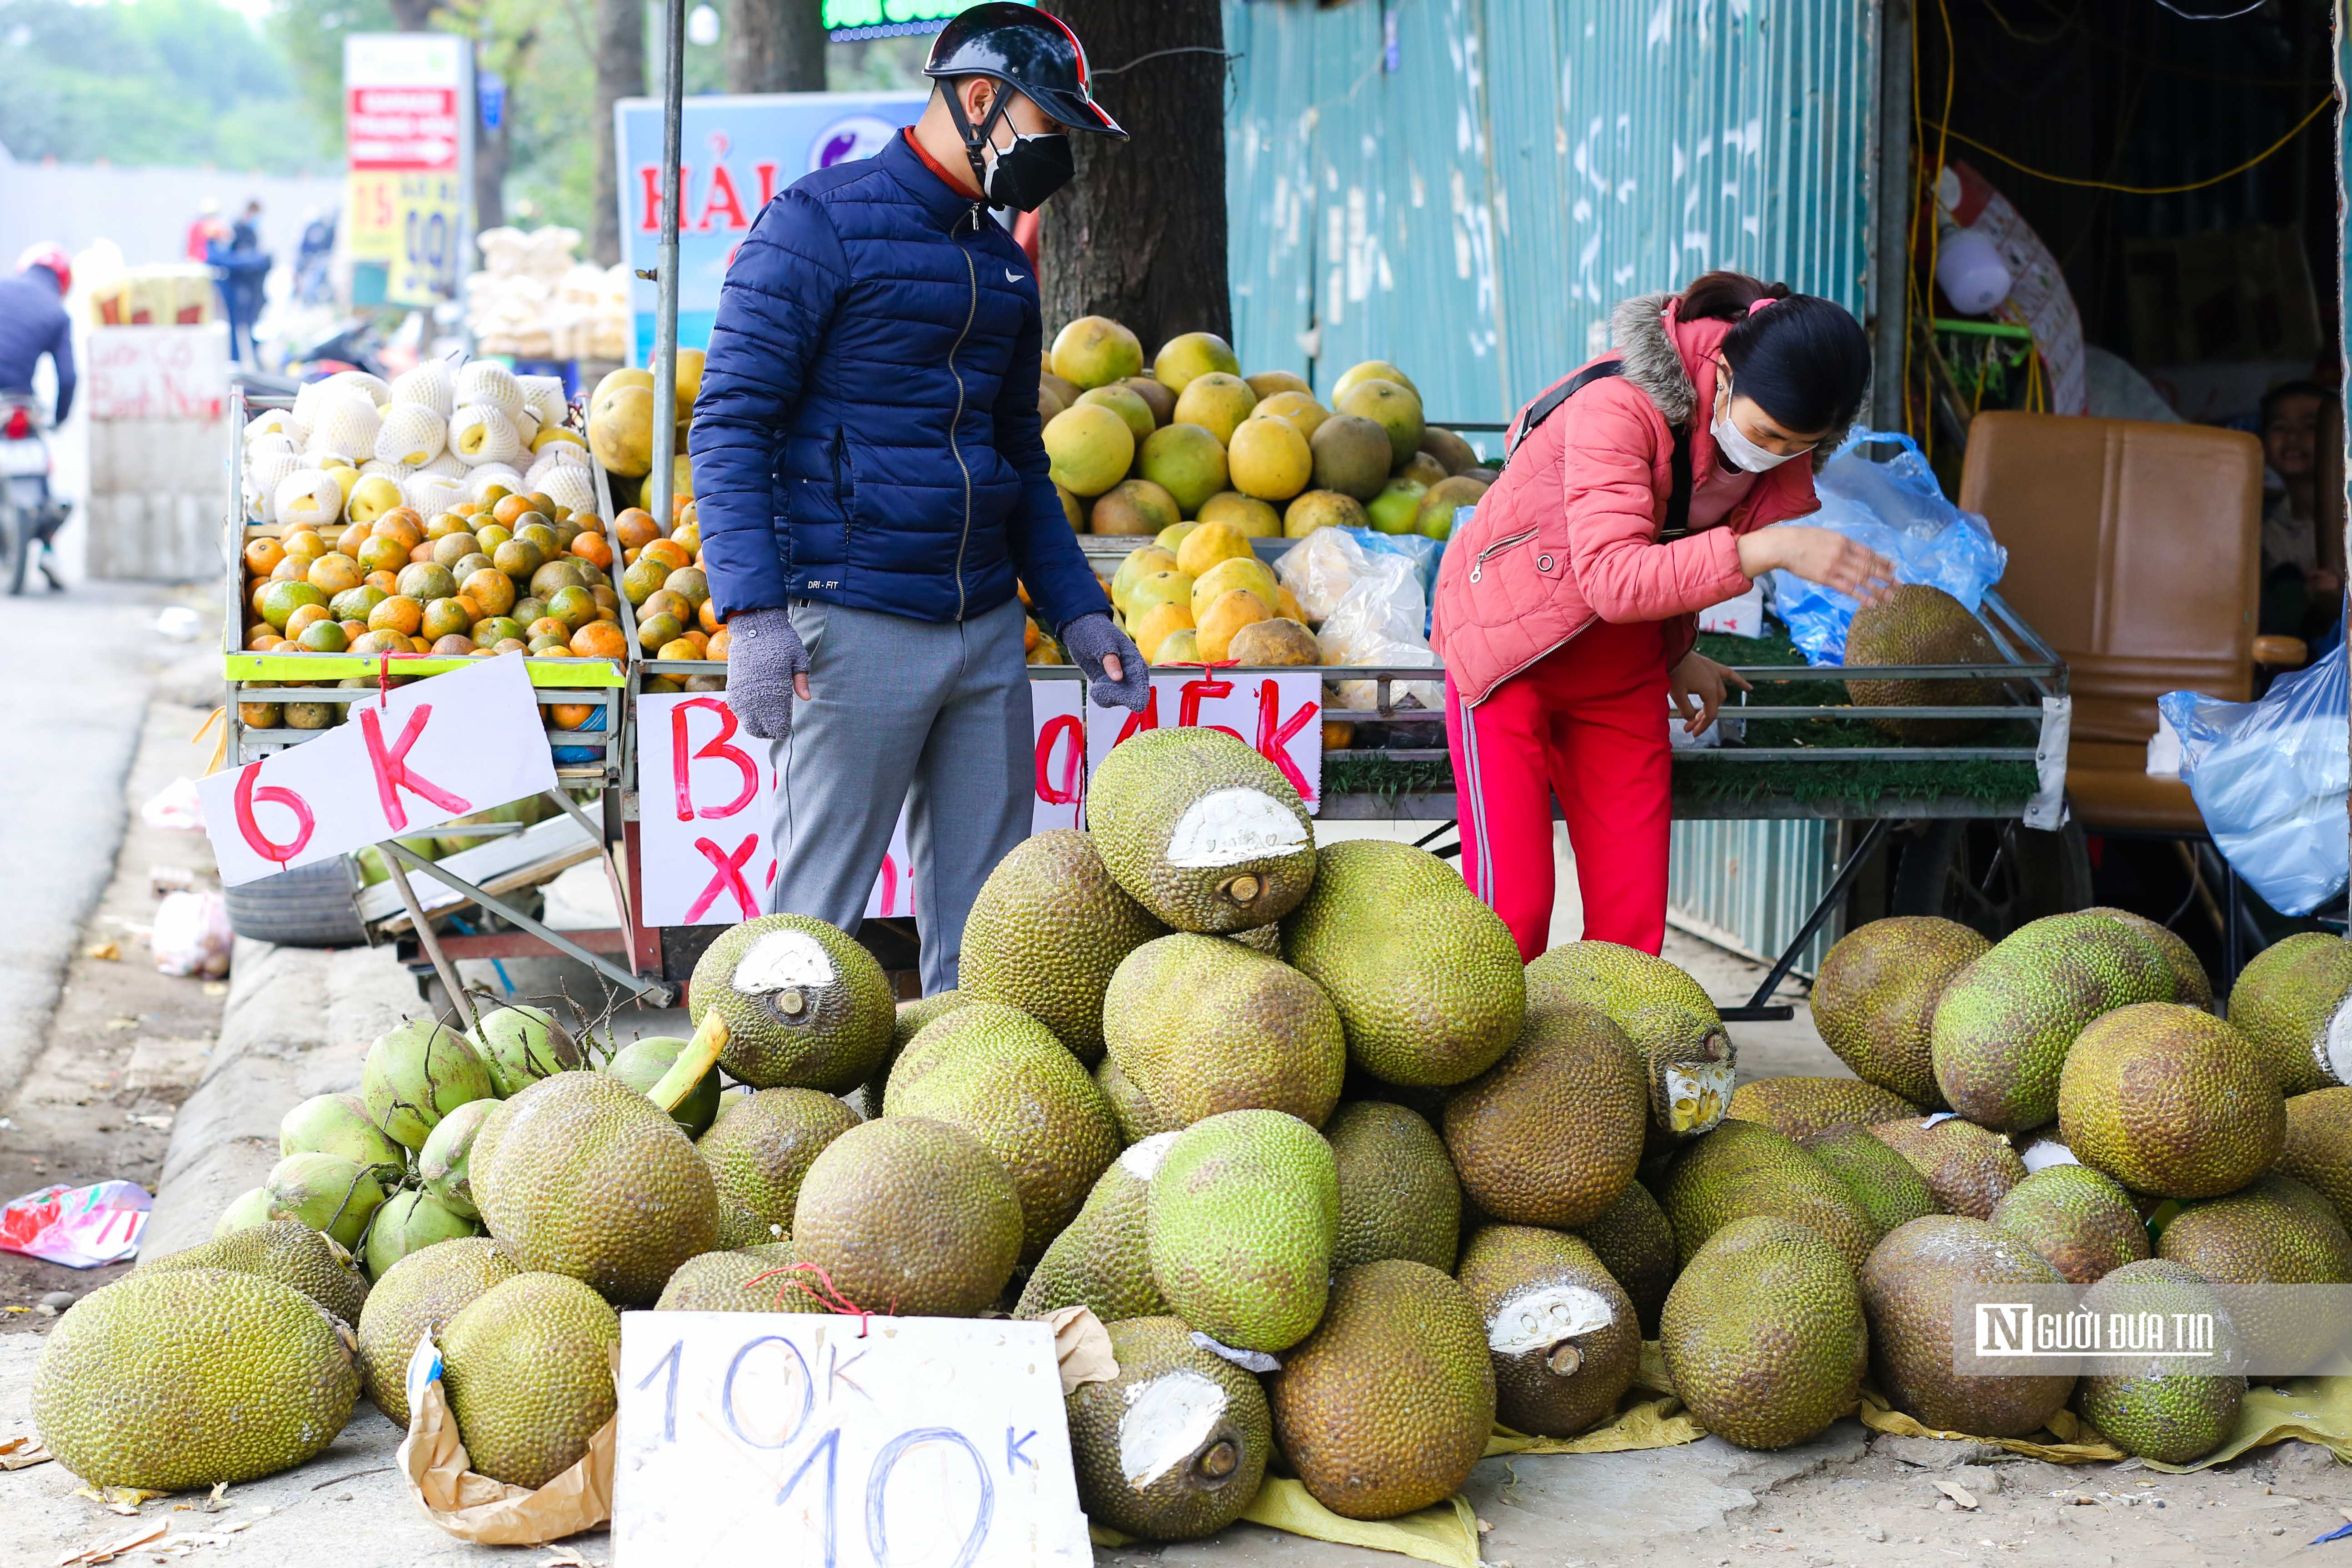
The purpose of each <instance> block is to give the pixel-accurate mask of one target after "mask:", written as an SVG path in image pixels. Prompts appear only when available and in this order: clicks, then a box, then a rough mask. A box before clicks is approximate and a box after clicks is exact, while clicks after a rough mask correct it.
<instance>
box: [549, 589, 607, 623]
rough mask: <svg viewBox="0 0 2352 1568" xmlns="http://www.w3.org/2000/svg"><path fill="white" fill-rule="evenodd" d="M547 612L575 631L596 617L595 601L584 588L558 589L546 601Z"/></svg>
mask: <svg viewBox="0 0 2352 1568" xmlns="http://www.w3.org/2000/svg"><path fill="white" fill-rule="evenodd" d="M547 613H548V614H549V615H551V616H554V617H555V618H556V619H557V620H559V621H562V623H563V624H564V625H565V626H570V627H571V628H572V630H573V631H575V632H576V631H578V630H579V629H580V628H581V627H583V626H586V625H587V624H588V623H589V622H591V621H593V620H594V619H595V618H596V601H595V599H594V598H593V597H592V596H591V595H590V594H589V592H588V590H587V589H585V588H563V589H559V590H558V591H557V592H556V594H555V595H554V596H553V597H551V598H550V599H549V600H548V601H547Z"/></svg>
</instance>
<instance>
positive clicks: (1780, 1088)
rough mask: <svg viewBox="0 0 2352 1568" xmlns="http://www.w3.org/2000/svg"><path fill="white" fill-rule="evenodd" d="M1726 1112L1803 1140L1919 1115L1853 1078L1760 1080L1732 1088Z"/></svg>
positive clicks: (1908, 1105)
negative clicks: (1837, 1128) (1848, 1127)
mask: <svg viewBox="0 0 2352 1568" xmlns="http://www.w3.org/2000/svg"><path fill="white" fill-rule="evenodd" d="M1723 1113H1724V1115H1726V1116H1727V1117H1735V1118H1737V1119H1738V1120H1739V1121H1760V1122H1762V1123H1763V1124H1764V1125H1765V1126H1767V1127H1769V1128H1770V1129H1771V1130H1772V1131H1775V1132H1778V1133H1779V1134H1780V1136H1781V1137H1783V1138H1793V1139H1795V1140H1796V1141H1797V1142H1800V1143H1801V1142H1804V1141H1805V1140H1806V1139H1808V1138H1811V1136H1812V1135H1813V1134H1814V1133H1816V1132H1826V1131H1829V1130H1830V1129H1831V1128H1832V1127H1843V1126H1853V1127H1867V1126H1869V1125H1871V1124H1872V1123H1873V1122H1875V1121H1896V1120H1898V1119H1899V1118H1902V1117H1906V1116H1916V1115H1918V1114H1919V1108H1918V1107H1917V1106H1916V1105H1914V1104H1912V1103H1911V1102H1910V1101H1909V1100H1905V1099H1903V1098H1902V1097H1901V1096H1900V1095H1896V1094H1892V1093H1889V1092H1888V1091H1887V1090H1885V1089H1881V1088H1879V1087H1878V1086H1877V1085H1876V1084H1870V1083H1864V1082H1862V1081H1861V1080H1860V1079H1851V1078H1802V1077H1791V1078H1759V1079H1750V1080H1749V1081H1748V1082H1747V1083H1743V1084H1741V1085H1740V1086H1739V1087H1738V1089H1734V1090H1732V1091H1731V1103H1730V1104H1729V1105H1727V1106H1726V1107H1725V1108H1724V1111H1723Z"/></svg>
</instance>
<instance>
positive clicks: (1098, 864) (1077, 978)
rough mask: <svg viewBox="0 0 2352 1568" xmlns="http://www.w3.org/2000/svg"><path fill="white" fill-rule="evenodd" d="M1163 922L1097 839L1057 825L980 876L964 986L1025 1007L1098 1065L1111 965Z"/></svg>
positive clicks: (959, 978) (966, 931) (961, 973)
mask: <svg viewBox="0 0 2352 1568" xmlns="http://www.w3.org/2000/svg"><path fill="white" fill-rule="evenodd" d="M1165 930H1167V927H1165V926H1163V925H1161V924H1160V921H1158V920H1156V919H1154V918H1153V916H1152V913H1151V911H1150V910H1147V909H1145V908H1144V907H1143V906H1142V905H1141V904H1139V903H1137V902H1136V901H1135V900H1133V899H1130V898H1129V897H1128V896H1127V894H1126V893H1125V892H1124V891H1123V890H1121V889H1120V888H1119V885H1118V883H1117V882H1115V881H1113V880H1112V879H1111V875H1110V873H1109V872H1108V870H1106V869H1104V868H1103V863H1102V857H1101V856H1100V855H1099V854H1097V852H1096V850H1095V846H1094V840H1093V839H1091V838H1089V837H1087V835H1086V834H1084V833H1082V832H1080V831H1079V830H1078V829H1076V828H1075V827H1056V828H1053V829H1050V830H1048V831H1046V832H1044V833H1040V834H1037V835H1035V836H1034V837H1029V838H1025V839H1024V840H1022V841H1021V843H1019V844H1018V845H1015V846H1014V847H1013V852H1012V853H1011V854H1010V855H1007V856H1006V857H1005V858H1003V859H1002V860H1000V861H998V862H997V863H996V869H995V870H993V871H992V872H990V873H989V874H988V880H987V881H986V882H984V883H982V886H981V889H980V896H979V897H978V898H976V899H974V900H972V905H971V915H970V916H969V917H968V918H967V919H966V920H965V921H964V927H963V956H962V960H961V964H960V966H959V967H958V969H957V973H956V984H957V988H958V989H959V990H960V991H961V993H962V994H964V995H965V996H967V997H969V998H970V999H971V1000H972V1001H974V1002H1001V1003H1003V1005H1006V1006H1008V1007H1018V1008H1020V1009H1021V1010H1022V1011H1023V1012H1024V1013H1026V1014H1028V1015H1029V1016H1031V1017H1033V1018H1034V1019H1036V1020H1037V1021H1038V1022H1039V1023H1041V1024H1043V1025H1045V1027H1047V1028H1048V1029H1051V1030H1052V1031H1053V1032H1054V1037H1055V1038H1056V1039H1058V1040H1060V1041H1061V1042H1062V1044H1064V1045H1066V1046H1067V1047H1069V1048H1070V1050H1071V1051H1072V1052H1073V1053H1074V1054H1075V1055H1076V1057H1077V1058H1078V1059H1079V1060H1080V1061H1082V1062H1085V1063H1086V1064H1087V1066H1089V1067H1091V1066H1093V1065H1094V1064H1095V1063H1096V1062H1098V1061H1100V1060H1101V1059H1102V1054H1103V993H1104V992H1105V991H1107V990H1108V989H1109V987H1110V984H1111V974H1112V973H1113V972H1114V971H1115V970H1117V969H1118V967H1119V963H1120V961H1121V960H1122V959H1124V958H1126V957H1127V955H1128V954H1129V953H1130V952H1134V951H1135V950H1136V949H1137V948H1139V947H1141V946H1142V945H1143V944H1144V943H1145V942H1150V940H1151V939H1152V938H1154V937H1156V936H1158V935H1160V933H1161V932H1162V931H1165Z"/></svg>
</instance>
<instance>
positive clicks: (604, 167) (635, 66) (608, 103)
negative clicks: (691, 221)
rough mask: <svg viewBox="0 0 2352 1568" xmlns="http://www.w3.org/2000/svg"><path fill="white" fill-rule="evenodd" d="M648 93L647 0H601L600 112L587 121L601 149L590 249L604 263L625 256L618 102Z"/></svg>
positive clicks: (598, 0)
mask: <svg viewBox="0 0 2352 1568" xmlns="http://www.w3.org/2000/svg"><path fill="white" fill-rule="evenodd" d="M645 95H646V5H645V0H596V111H595V113H594V115H593V116H592V117H591V119H590V120H589V122H588V126H587V134H588V139H589V141H590V142H593V143H594V145H595V148H596V195H595V211H594V214H593V225H594V226H593V228H591V229H590V231H589V237H588V249H589V254H590V255H592V256H593V257H594V258H595V260H596V265H597V266H599V267H610V266H612V265H613V264H614V262H616V261H618V260H620V259H621V211H620V199H621V179H622V174H623V171H622V170H621V168H620V166H619V153H618V151H617V149H615V148H614V144H613V105H614V103H615V102H617V101H618V100H621V99H624V98H643V97H644V96H645Z"/></svg>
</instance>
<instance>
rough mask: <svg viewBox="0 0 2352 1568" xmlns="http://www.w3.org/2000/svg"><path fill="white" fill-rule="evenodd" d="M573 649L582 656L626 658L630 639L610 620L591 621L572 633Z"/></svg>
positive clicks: (584, 715)
mask: <svg viewBox="0 0 2352 1568" xmlns="http://www.w3.org/2000/svg"><path fill="white" fill-rule="evenodd" d="M572 652H573V653H575V654H577V655H578V656H579V657H581V658H627V657H628V655H629V640H628V638H626V637H623V636H622V635H621V628H620V627H618V626H614V624H613V623H612V622H610V621H590V622H589V623H588V624H587V625H585V626H582V627H580V628H579V629H578V630H576V631H574V632H573V633H572ZM585 717H586V714H585V712H584V711H583V715H582V718H583V721H584V720H585Z"/></svg>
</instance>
